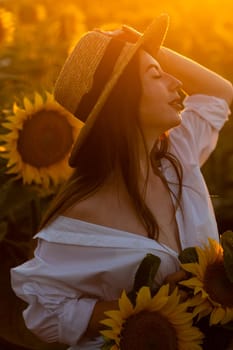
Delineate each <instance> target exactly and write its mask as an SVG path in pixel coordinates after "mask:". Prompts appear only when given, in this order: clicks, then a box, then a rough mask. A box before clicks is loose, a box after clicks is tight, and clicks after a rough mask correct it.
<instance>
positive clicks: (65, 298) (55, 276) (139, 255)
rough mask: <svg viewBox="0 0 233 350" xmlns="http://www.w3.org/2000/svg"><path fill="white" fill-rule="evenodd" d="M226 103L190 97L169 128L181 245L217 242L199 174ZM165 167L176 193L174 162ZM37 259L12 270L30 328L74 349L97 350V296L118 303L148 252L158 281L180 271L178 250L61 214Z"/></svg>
mask: <svg viewBox="0 0 233 350" xmlns="http://www.w3.org/2000/svg"><path fill="white" fill-rule="evenodd" d="M228 114H229V108H228V105H227V104H226V102H225V101H224V100H222V99H219V98H216V97H210V96H204V95H193V96H190V97H188V98H186V100H185V109H184V111H183V112H182V123H181V125H179V126H178V127H176V128H174V129H172V130H171V131H170V141H171V145H170V152H172V153H173V154H174V155H176V157H177V158H178V159H179V160H180V162H181V163H182V166H183V170H184V178H183V193H182V200H181V207H182V210H181V209H180V208H178V210H177V212H176V220H177V225H178V229H179V236H180V242H181V246H182V248H185V247H188V246H195V245H199V246H201V245H203V244H205V243H206V242H207V237H212V238H214V239H217V240H218V230H217V225H216V220H215V217H214V212H213V208H212V204H211V201H210V197H209V194H208V191H207V187H206V184H205V182H204V179H203V177H202V174H201V171H200V165H202V164H203V163H204V162H205V161H206V159H207V158H208V156H209V155H210V153H211V152H212V150H213V149H214V148H215V146H216V142H217V138H218V131H219V130H220V129H221V127H222V126H223V124H224V123H225V121H226V120H227V116H228ZM161 166H162V171H163V173H164V175H165V177H166V179H167V180H168V181H169V182H170V185H169V186H170V188H171V190H172V191H173V192H175V193H177V186H176V185H175V184H172V182H174V181H173V180H174V179H176V177H175V173H174V170H173V168H172V167H171V165H170V163H169V162H168V161H167V160H166V159H164V160H162V165H161ZM35 237H37V238H38V246H37V248H36V250H35V257H34V258H33V259H31V260H29V261H27V262H25V263H24V264H22V265H20V266H18V267H16V268H13V269H12V270H11V277H12V287H13V289H14V291H15V293H16V294H17V295H18V296H19V297H20V298H22V299H23V300H25V301H26V302H27V303H28V307H27V308H26V310H25V311H24V313H23V316H24V319H25V323H26V325H27V327H28V328H29V329H30V330H32V331H33V332H34V333H35V334H36V335H37V336H38V337H40V338H41V339H43V340H44V341H46V342H61V343H64V344H68V345H71V347H70V348H69V349H72V350H97V349H100V347H101V345H102V338H101V337H97V338H95V339H87V338H85V337H84V336H83V334H84V333H85V330H86V328H87V325H88V322H89V319H90V317H91V314H92V310H93V307H94V305H95V303H96V301H97V300H115V299H117V298H119V297H120V295H121V292H122V290H123V289H125V290H126V291H127V292H128V291H130V290H131V289H132V286H133V281H134V276H135V272H136V270H137V268H138V266H139V264H140V262H141V260H142V259H143V258H144V257H145V255H146V254H147V253H152V254H154V255H157V256H159V257H160V259H161V265H160V267H159V270H158V273H157V275H156V278H155V283H156V284H157V285H161V284H162V283H163V281H164V278H165V277H166V276H167V275H168V274H170V273H173V272H176V271H177V270H179V261H178V257H177V253H176V252H175V251H173V250H172V249H171V248H169V247H167V246H166V245H164V244H161V243H158V242H157V241H155V240H152V239H149V238H147V237H144V236H140V235H136V234H134V233H132V232H125V231H121V230H117V229H112V228H110V227H106V226H101V225H96V224H92V223H88V222H85V221H81V220H77V219H71V218H68V217H64V216H59V217H58V218H57V219H56V220H55V221H54V222H53V223H51V224H50V225H49V226H48V227H46V228H44V229H43V230H42V231H40V232H39V233H38V234H37V235H36V236H35Z"/></svg>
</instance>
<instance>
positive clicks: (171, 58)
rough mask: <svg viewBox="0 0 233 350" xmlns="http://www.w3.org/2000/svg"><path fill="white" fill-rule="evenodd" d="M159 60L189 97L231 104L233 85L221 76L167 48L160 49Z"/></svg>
mask: <svg viewBox="0 0 233 350" xmlns="http://www.w3.org/2000/svg"><path fill="white" fill-rule="evenodd" d="M157 59H158V61H159V63H160V65H161V67H162V68H163V70H164V71H166V72H167V73H169V74H171V75H174V76H175V77H176V78H177V79H179V80H180V81H181V82H182V83H183V89H184V91H185V92H186V93H187V94H188V95H193V94H206V95H210V96H216V97H220V98H223V99H225V100H226V102H227V103H228V104H229V105H230V104H231V102H232V99H233V88H232V84H231V82H229V81H228V80H226V79H224V78H223V77H221V76H220V75H218V74H216V73H214V72H213V71H211V70H209V69H207V68H205V67H204V66H202V65H200V64H198V63H197V62H195V61H193V60H191V59H189V58H187V57H185V56H182V55H180V54H178V53H176V52H175V51H173V50H170V49H168V48H166V47H161V48H160V50H159V52H158V55H157Z"/></svg>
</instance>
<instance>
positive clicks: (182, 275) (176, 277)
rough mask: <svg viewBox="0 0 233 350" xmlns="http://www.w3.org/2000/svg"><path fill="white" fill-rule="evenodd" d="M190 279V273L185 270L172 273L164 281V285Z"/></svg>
mask: <svg viewBox="0 0 233 350" xmlns="http://www.w3.org/2000/svg"><path fill="white" fill-rule="evenodd" d="M188 277H189V274H188V272H186V271H184V270H180V271H177V272H175V273H171V274H170V275H167V277H166V278H165V280H164V283H169V284H176V283H178V282H180V281H182V280H185V279H187V278H188Z"/></svg>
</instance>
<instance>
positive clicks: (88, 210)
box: [63, 192, 104, 223]
mask: <svg viewBox="0 0 233 350" xmlns="http://www.w3.org/2000/svg"><path fill="white" fill-rule="evenodd" d="M102 197H103V196H102V195H101V193H99V192H98V193H94V194H92V195H91V196H89V197H87V198H85V199H82V200H81V201H79V202H77V203H75V204H74V205H73V206H72V207H70V208H68V209H67V210H66V211H65V212H64V213H63V215H64V216H68V217H70V218H73V219H79V220H83V221H88V222H93V223H96V222H98V221H99V219H100V217H101V215H102V213H101V211H102V207H103V203H104V202H103V198H102Z"/></svg>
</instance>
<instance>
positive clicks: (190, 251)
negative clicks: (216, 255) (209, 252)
mask: <svg viewBox="0 0 233 350" xmlns="http://www.w3.org/2000/svg"><path fill="white" fill-rule="evenodd" d="M178 259H179V260H180V262H181V263H182V264H187V263H195V262H198V255H197V251H196V249H195V247H189V248H185V249H184V250H182V252H181V253H180V254H179V256H178Z"/></svg>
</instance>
